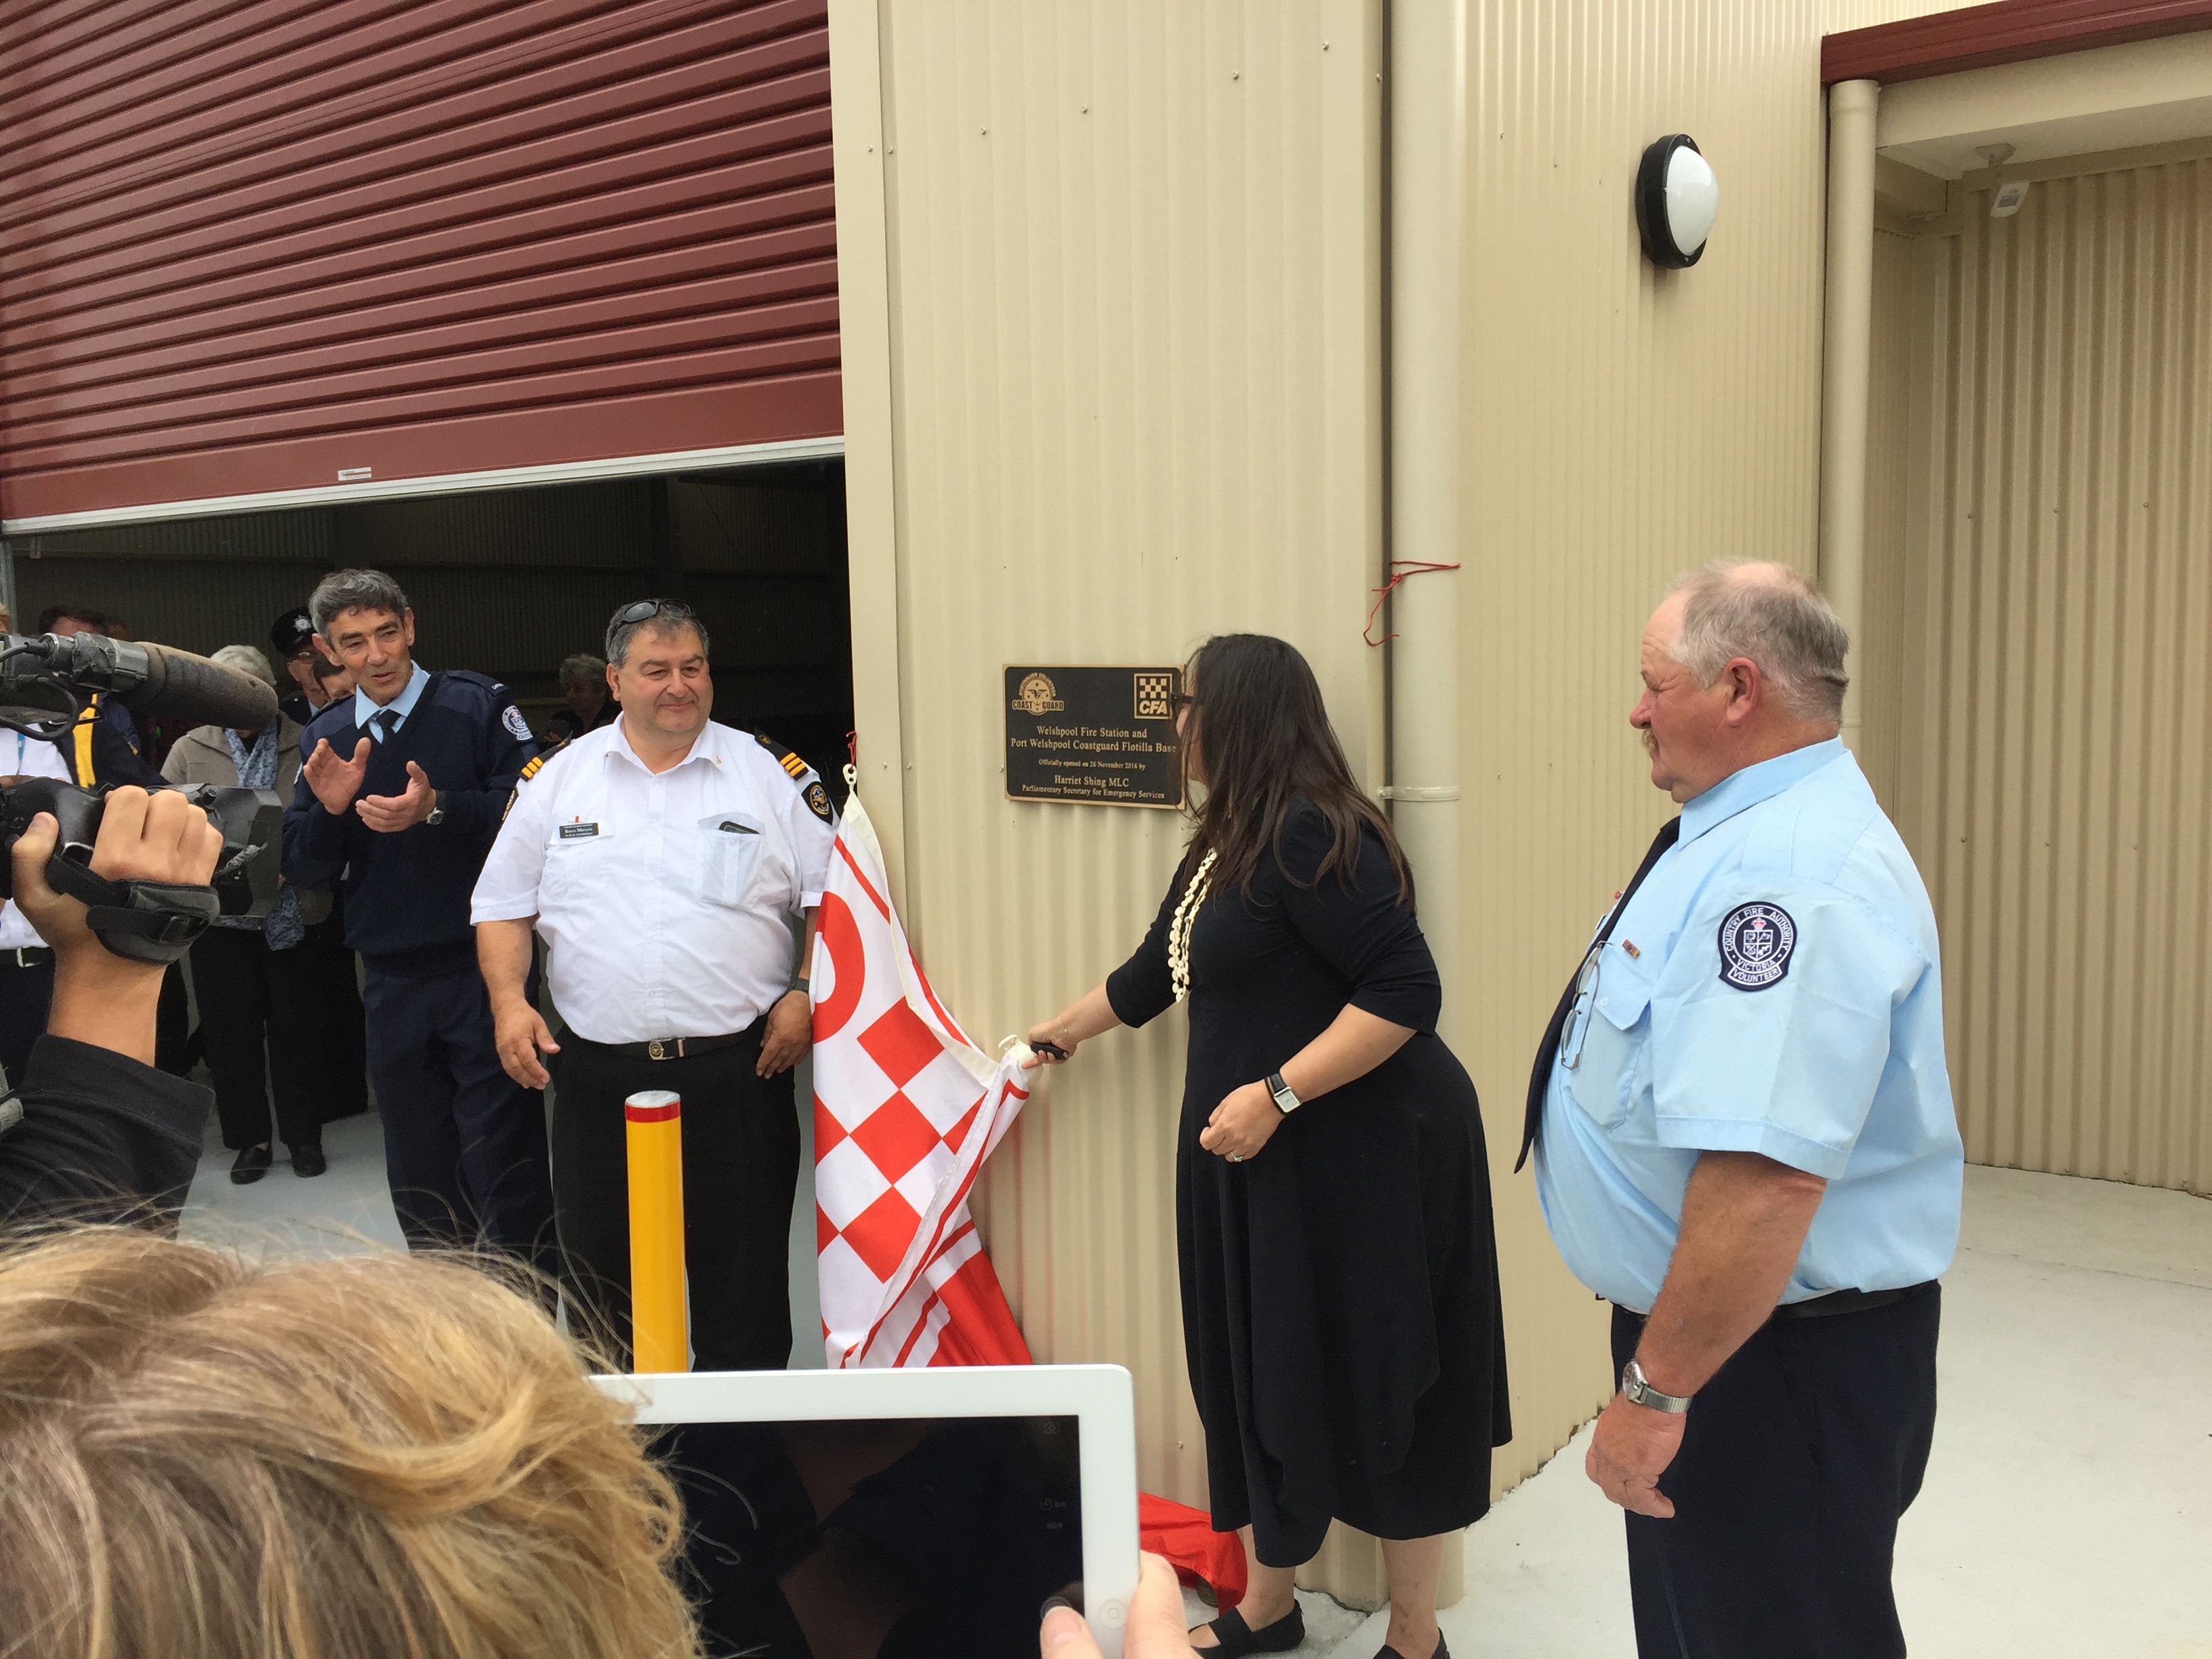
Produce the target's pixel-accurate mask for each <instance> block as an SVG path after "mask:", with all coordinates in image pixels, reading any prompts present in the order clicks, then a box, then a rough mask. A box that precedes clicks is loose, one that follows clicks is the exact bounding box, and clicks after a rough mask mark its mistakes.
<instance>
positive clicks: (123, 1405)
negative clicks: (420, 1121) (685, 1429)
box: [0, 1229, 699, 1659]
mask: <svg viewBox="0 0 2212 1659" xmlns="http://www.w3.org/2000/svg"><path fill="white" fill-rule="evenodd" d="M680 1536H681V1519H680V1515H679V1511H678V1506H677V1499H676V1495H675V1492H674V1491H673V1489H672V1488H671V1486H670V1484H669V1482H668V1480H667V1478H666V1477H665V1475H664V1474H661V1472H660V1471H659V1469H658V1468H655V1467H654V1466H653V1465H652V1464H651V1463H649V1462H647V1460H646V1458H645V1456H644V1455H643V1454H642V1452H641V1449H640V1443H639V1439H638V1437H637V1434H636V1432H635V1431H634V1430H633V1429H632V1428H631V1427H630V1426H629V1425H628V1424H627V1423H626V1421H625V1420H624V1414H623V1411H622V1409H621V1408H620V1407H618V1406H617V1405H616V1404H615V1403H614V1402H613V1401H610V1400H608V1399H607V1398H606V1397H605V1395H601V1394H600V1393H599V1390H598V1389H595V1388H594V1387H592V1384H591V1383H589V1382H588V1381H586V1376H585V1369H584V1365H583V1363H582V1361H581V1359H580V1356H579V1354H578V1352H577V1351H576V1350H575V1349H574V1348H573V1347H572V1346H570V1345H569V1344H568V1341H567V1340H565V1339H564V1338H562V1336H561V1334H559V1333H558V1332H557V1331H556V1330H555V1329H554V1328H553V1327H552V1325H551V1324H550V1322H548V1320H547V1319H546V1317H545V1316H544V1314H543V1313H542V1312H540V1311H539V1310H538V1308H537V1307H536V1306H535V1305H533V1304H532V1303H530V1302H528V1301H526V1300H525V1299H524V1298H523V1297H520V1296H518V1295H517V1294H516V1293H515V1292H514V1291H512V1290H510V1289H508V1288H507V1286H505V1285H501V1284H500V1283H498V1282H496V1281H495V1279H492V1278H490V1277H489V1276H488V1275H487V1274H486V1273H484V1272H483V1271H481V1270H480V1269H479V1268H477V1267H474V1266H471V1265H470V1264H467V1263H465V1262H463V1261H458V1260H439V1259H436V1258H428V1257H423V1256H419V1255H418V1256H401V1255H371V1256H357V1257H352V1258H349V1259H344V1260H339V1261H313V1262H299V1263H289V1264H284V1265H275V1266H263V1265H258V1264H256V1263H253V1262H251V1261H241V1260H240V1259H239V1258H238V1257H236V1256H234V1255H225V1254H218V1253H216V1252H215V1251H212V1250H208V1249H200V1248H197V1247H195V1246H192V1245H189V1244H182V1243H176V1242H175V1241H173V1240H170V1239H165V1238H161V1237H155V1236H152V1235H150V1234H147V1233H144V1232H138V1231H126V1230H120V1229H115V1230H86V1231H76V1232H70V1233H64V1234H62V1235H59V1236H54V1237H47V1238H46V1239H44V1240H42V1241H40V1242H37V1243H31V1244H28V1245H21V1246H17V1247H15V1248H13V1249H9V1250H8V1251H7V1252H6V1253H4V1254H0V1540H4V1541H5V1542H4V1546H0V1552H3V1553H0V1656H6V1659H18V1656H29V1655H33V1654H36V1655H39V1656H41V1659H387V1656H407V1659H507V1656H514V1659H521V1656H525V1655H530V1656H537V1655H546V1654H555V1655H560V1656H562V1659H600V1656H609V1659H611V1656H615V1655H622V1656H624V1659H629V1656H638V1659H696V1656H697V1654H698V1651H699V1649H698V1645H697V1638H696V1634H695V1631H694V1626H693V1624H692V1621H691V1618H690V1613H689V1611H688V1609H687V1608H686V1607H685V1605H684V1599H683V1596H682V1595H681V1593H680V1592H679V1590H678V1589H677V1588H676V1585H675V1583H674V1582H673V1580H672V1579H671V1576H670V1575H671V1565H672V1557H673V1555H674V1552H675V1550H676V1548H677V1547H678V1542H679V1541H680Z"/></svg>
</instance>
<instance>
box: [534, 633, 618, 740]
mask: <svg viewBox="0 0 2212 1659" xmlns="http://www.w3.org/2000/svg"><path fill="white" fill-rule="evenodd" d="M561 701H562V702H565V703H567V704H568V707H567V708H563V709H561V710H559V711H558V712H556V714H554V716H553V718H552V719H550V720H547V721H546V722H545V735H546V736H547V737H548V738H552V739H555V740H556V741H558V742H561V743H574V741H575V740H576V739H577V738H580V737H582V736H583V735H584V733H585V732H596V731H597V730H599V727H601V726H605V725H607V724H609V723H610V722H611V721H612V720H613V719H614V717H615V716H616V715H617V714H621V713H622V705H621V704H620V703H618V702H616V701H615V697H614V691H613V690H612V682H611V681H610V680H609V679H608V678H607V665H606V662H605V659H603V658H599V657H595V656H593V655H592V653H590V652H588V651H579V652H578V653H576V654H575V655H574V656H573V657H563V658H562V659H561Z"/></svg>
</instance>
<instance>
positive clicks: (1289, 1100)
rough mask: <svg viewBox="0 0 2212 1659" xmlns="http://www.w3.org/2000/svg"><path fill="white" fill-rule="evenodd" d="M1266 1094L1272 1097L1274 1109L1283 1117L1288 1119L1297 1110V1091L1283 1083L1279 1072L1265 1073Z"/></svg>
mask: <svg viewBox="0 0 2212 1659" xmlns="http://www.w3.org/2000/svg"><path fill="white" fill-rule="evenodd" d="M1267 1092H1268V1093H1269V1094H1270V1095H1272V1096H1273V1097H1274V1101H1275V1109H1276V1110H1277V1111H1279V1112H1280V1113H1281V1114H1282V1115H1284V1116H1285V1117H1288V1116H1289V1115H1291V1113H1292V1112H1295V1111H1297V1109H1298V1105H1299V1101H1298V1097H1297V1091H1294V1090H1293V1089H1292V1088H1291V1085H1289V1084H1287V1083H1285V1082H1284V1081H1283V1074H1282V1073H1280V1072H1270V1073H1267Z"/></svg>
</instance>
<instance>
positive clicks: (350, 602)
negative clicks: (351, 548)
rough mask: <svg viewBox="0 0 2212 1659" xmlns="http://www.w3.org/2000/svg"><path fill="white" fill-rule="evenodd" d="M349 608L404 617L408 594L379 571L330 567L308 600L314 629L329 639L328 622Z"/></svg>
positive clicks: (340, 615)
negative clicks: (331, 568)
mask: <svg viewBox="0 0 2212 1659" xmlns="http://www.w3.org/2000/svg"><path fill="white" fill-rule="evenodd" d="M347 611H390V612H391V613H392V615H393V616H395V617H404V616H405V615H406V614H407V596H406V595H405V594H404V593H403V592H400V591H399V584H398V582H396V581H394V580H392V578H391V577H389V576H387V575H386V574H384V573H383V572H382V571H381V570H333V571H331V574H329V575H327V576H325V577H324V578H323V579H322V580H320V581H319V582H317V583H316V584H315V591H314V592H313V593H312V594H310V595H309V596H308V599H307V615H308V617H310V618H311V619H312V620H313V623H314V624H315V632H317V633H318V634H320V635H322V636H323V637H324V638H325V639H328V638H330V636H331V623H334V622H336V621H337V619H338V618H339V617H343V615H345V613H346V612H347Z"/></svg>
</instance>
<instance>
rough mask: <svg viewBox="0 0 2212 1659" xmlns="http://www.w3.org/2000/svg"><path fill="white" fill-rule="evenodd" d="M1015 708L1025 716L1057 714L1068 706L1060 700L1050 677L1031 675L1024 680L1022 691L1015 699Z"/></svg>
mask: <svg viewBox="0 0 2212 1659" xmlns="http://www.w3.org/2000/svg"><path fill="white" fill-rule="evenodd" d="M1014 707H1015V708H1018V709H1020V710H1021V711H1022V713H1024V714H1059V713H1060V711H1061V710H1062V709H1064V708H1066V707H1067V705H1066V703H1065V702H1061V701H1060V696H1059V694H1058V692H1057V690H1055V689H1054V685H1053V683H1052V680H1051V678H1049V677H1048V676H1047V675H1043V674H1030V675H1025V676H1024V678H1023V680H1022V687H1021V690H1020V691H1019V692H1018V693H1017V694H1016V696H1015V697H1014Z"/></svg>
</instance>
